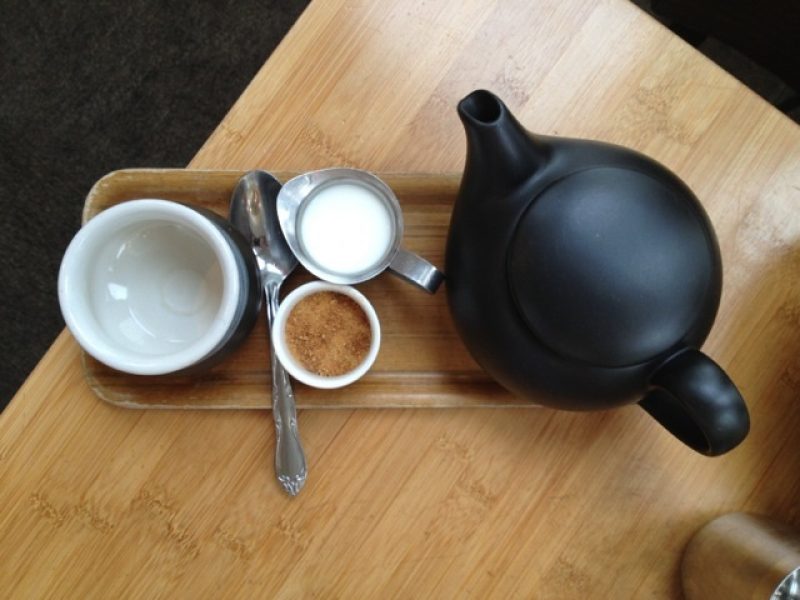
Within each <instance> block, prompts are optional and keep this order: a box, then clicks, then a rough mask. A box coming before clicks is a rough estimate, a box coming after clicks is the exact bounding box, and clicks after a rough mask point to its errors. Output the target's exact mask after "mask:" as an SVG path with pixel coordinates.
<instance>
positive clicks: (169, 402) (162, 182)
mask: <svg viewBox="0 0 800 600" xmlns="http://www.w3.org/2000/svg"><path fill="white" fill-rule="evenodd" d="M273 174H274V175H275V176H276V177H277V178H278V179H279V180H280V181H286V180H287V179H289V178H291V177H292V176H293V175H294V173H286V172H276V173H273ZM242 175H243V172H240V171H191V170H183V169H130V170H122V171H114V172H112V173H109V174H108V175H106V176H105V177H103V178H102V179H101V180H99V181H98V182H97V183H96V184H95V185H94V187H93V188H92V189H91V191H90V192H89V195H88V196H87V199H86V204H85V206H84V211H83V222H84V223H85V222H86V221H88V220H89V219H91V218H92V217H93V216H94V215H96V214H98V213H99V212H101V211H102V210H103V209H105V208H108V207H110V206H113V205H115V204H118V203H120V202H124V201H126V200H133V199H135V198H163V199H166V200H175V201H180V202H187V203H190V204H194V205H199V206H203V207H205V208H208V209H211V210H213V211H214V212H217V213H219V214H220V215H226V214H227V212H228V204H229V202H230V197H231V193H232V192H233V188H234V186H235V185H236V182H237V181H238V180H239V178H240V177H241V176H242ZM380 176H381V177H382V178H383V179H384V181H386V182H387V183H388V184H389V186H391V187H392V189H393V190H394V191H395V193H396V194H397V196H398V198H399V200H400V204H401V206H402V208H403V217H404V221H405V236H404V240H403V245H404V246H405V247H406V248H408V249H409V250H411V251H412V252H417V253H419V254H421V255H422V256H424V257H425V258H427V259H428V260H430V261H431V262H433V263H434V264H435V265H437V266H439V267H440V268H442V266H443V264H444V246H445V238H446V235H447V228H448V225H449V222H450V211H451V208H452V205H453V200H454V198H455V195H456V192H457V189H458V183H459V177H458V176H457V175H406V174H403V175H396V174H381V175H380ZM311 279H312V277H311V276H310V275H309V274H308V273H307V272H305V271H304V270H303V269H302V267H298V269H297V271H296V272H295V273H293V274H292V276H291V277H290V278H289V280H288V281H287V282H286V283H285V284H284V287H283V290H282V291H283V294H286V293H288V292H289V291H291V290H292V289H294V288H295V287H297V286H298V285H300V284H301V283H304V282H306V281H309V280H311ZM445 286H446V282H445ZM445 286H443V287H442V288H441V289H440V290H439V291H438V292H437V293H436V294H433V295H430V294H426V293H425V292H423V291H422V290H419V289H417V288H416V287H414V286H412V285H409V284H408V283H405V282H403V281H401V280H400V279H398V278H396V277H393V276H392V275H389V274H383V275H380V276H379V277H377V278H376V279H373V280H371V281H368V282H366V283H364V284H361V285H359V286H358V288H359V289H360V290H361V291H362V292H363V293H364V294H365V295H366V296H367V297H368V298H369V299H370V301H371V302H372V303H373V304H374V306H375V310H376V311H377V313H378V317H379V318H380V320H381V333H382V342H381V350H380V353H379V354H378V359H377V360H376V362H375V365H374V366H373V368H372V369H371V370H370V372H369V373H367V375H365V376H364V377H363V378H362V379H361V380H359V381H358V382H356V383H354V384H353V385H350V386H348V387H345V388H341V389H338V390H318V389H315V388H310V387H308V386H305V385H303V384H301V383H299V382H295V384H294V390H295V397H296V400H297V406H298V407H299V408H367V407H373V408H386V407H464V406H482V407H510V406H533V405H532V404H530V403H527V402H524V401H522V400H520V399H518V398H515V397H514V396H512V395H511V394H510V393H508V392H506V391H505V390H504V389H503V388H501V387H500V386H499V385H497V384H496V383H494V382H493V381H492V380H491V379H490V378H489V377H488V376H487V375H486V374H485V373H484V372H483V371H482V370H481V369H480V368H479V367H478V366H477V365H476V363H475V362H474V361H473V360H472V358H471V357H470V356H469V354H468V352H467V350H466V349H465V348H464V346H463V344H462V343H461V341H460V339H459V338H458V336H457V334H456V332H455V329H454V326H453V323H452V321H451V319H450V314H449V312H448V309H447V303H446V291H445V289H444V287H445ZM269 364H270V359H269V344H268V343H267V327H266V316H264V315H263V309H262V318H260V319H259V320H258V324H257V325H256V327H255V328H254V330H253V332H252V334H251V335H250V337H249V338H248V340H247V341H246V342H245V343H244V344H243V346H242V347H241V348H239V349H238V350H237V351H236V352H235V353H234V354H232V355H231V356H230V357H229V358H228V359H226V360H225V361H224V362H223V363H221V364H219V365H217V366H216V367H214V368H213V369H211V370H209V371H208V372H207V373H204V374H203V375H200V376H192V377H176V376H157V377H142V376H136V375H129V374H126V373H121V372H119V371H115V370H113V369H111V368H109V367H107V366H105V365H103V364H102V363H100V362H98V361H96V360H94V359H93V358H92V357H90V356H89V355H87V354H84V355H83V365H84V371H85V374H86V379H87V381H88V383H89V385H90V387H91V388H92V390H93V391H94V392H95V393H96V394H97V395H98V396H99V397H100V398H102V399H103V400H105V401H107V402H110V403H112V404H115V405H118V406H124V407H128V408H191V409H196V408H204V409H254V408H255V409H265V408H271V399H270V394H271V392H270V390H271V387H270V369H269Z"/></svg>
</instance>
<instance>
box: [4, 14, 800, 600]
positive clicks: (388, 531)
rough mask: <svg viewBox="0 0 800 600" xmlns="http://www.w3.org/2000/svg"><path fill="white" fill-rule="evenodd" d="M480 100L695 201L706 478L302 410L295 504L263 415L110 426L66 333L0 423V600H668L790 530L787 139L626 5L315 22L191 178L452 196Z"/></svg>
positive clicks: (522, 434) (309, 19) (533, 429)
mask: <svg viewBox="0 0 800 600" xmlns="http://www.w3.org/2000/svg"><path fill="white" fill-rule="evenodd" d="M478 87H485V88H488V89H491V90H493V91H495V92H496V93H498V94H499V95H500V96H501V97H502V98H503V99H504V100H505V101H506V102H507V103H508V105H509V107H510V108H511V109H512V111H514V112H515V113H516V115H517V116H518V117H519V119H520V120H521V121H522V122H523V123H524V124H525V125H526V126H527V127H528V128H529V129H531V130H533V131H537V132H541V133H545V134H557V135H568V136H577V137H587V138H595V139H602V140H607V141H610V142H615V143H620V144H625V145H628V146H631V147H633V148H636V149H638V150H641V151H643V152H646V153H648V154H650V155H651V156H653V157H654V158H656V159H658V160H660V161H662V162H663V163H665V164H666V165H667V166H669V167H670V168H671V169H673V170H674V171H675V172H677V173H678V174H679V175H680V176H681V177H682V178H683V179H684V180H685V181H686V182H687V183H688V184H689V185H690V186H691V187H692V188H693V189H694V191H695V192H696V193H697V195H698V196H699V197H700V198H701V200H702V202H703V204H704V205H705V207H706V209H707V210H708V212H709V214H710V216H711V219H712V221H713V222H714V225H715V227H716V230H717V234H718V237H719V240H720V244H721V248H722V256H723V262H724V267H725V281H724V289H723V295H722V306H721V308H720V312H719V317H718V321H717V324H716V326H715V328H714V330H713V332H712V334H711V337H710V338H709V340H708V342H707V344H706V345H705V350H706V351H707V352H708V353H709V354H710V355H711V356H713V357H714V358H715V359H716V360H717V361H718V362H719V363H720V364H721V365H722V366H723V367H724V368H725V369H726V370H727V371H728V372H729V373H730V375H731V376H732V378H733V379H734V380H735V381H736V382H737V384H738V385H739V387H740V388H741V390H742V392H743V394H744V396H745V398H746V399H747V401H748V403H749V406H750V409H751V414H752V424H753V426H752V430H751V433H750V435H749V437H748V438H747V440H746V441H745V442H744V443H743V444H742V445H741V446H740V447H738V448H737V449H735V450H734V451H733V452H731V453H729V454H727V455H725V456H723V457H719V458H715V459H709V458H705V457H703V456H700V455H697V454H694V453H693V452H692V451H690V450H688V449H687V448H685V447H683V446H681V445H680V444H679V443H678V442H677V441H676V440H674V439H673V438H671V437H670V436H669V435H668V434H667V433H666V432H665V431H663V430H662V429H661V428H660V427H659V426H658V425H657V424H656V423H655V422H654V421H652V420H651V419H650V418H649V417H648V416H647V415H646V414H645V413H644V411H642V410H640V409H639V408H638V407H635V406H632V407H627V408H622V409H619V410H615V411H609V412H603V413H567V412H558V411H552V410H546V409H537V410H526V409H513V408H511V409H499V410H484V409H469V408H465V409H450V410H429V409H420V410H392V409H379V410H336V411H321V410H305V411H301V412H300V414H299V424H300V431H301V434H302V437H303V442H304V444H305V448H306V453H307V457H308V460H309V469H310V474H309V479H308V483H307V485H306V487H305V488H304V490H303V491H302V493H301V494H300V495H299V496H298V497H297V498H294V499H291V498H289V497H287V496H285V495H283V494H282V492H281V491H280V489H279V487H278V485H277V484H276V483H275V480H274V473H273V468H272V459H273V449H274V434H273V427H272V423H271V414H270V412H269V411H169V410H167V411H131V410H126V409H122V408H118V407H114V406H111V405H109V404H107V403H105V402H101V401H99V400H98V399H97V398H96V397H95V396H94V394H93V393H92V391H91V389H90V387H89V386H88V384H87V383H86V381H85V379H84V377H83V372H82V368H81V364H80V352H79V349H78V347H77V345H76V344H75V342H74V341H73V340H72V338H71V337H70V336H69V335H68V334H67V333H63V334H62V335H61V336H60V337H59V338H58V339H57V340H56V342H55V343H54V345H53V346H52V348H51V349H50V350H49V351H48V353H47V354H46V355H45V356H44V358H43V359H42V361H41V362H40V364H39V365H38V367H37V368H36V370H35V371H34V372H33V373H32V374H31V376H30V377H29V379H28V380H27V381H26V383H25V384H24V385H23V387H22V388H21V389H20V390H19V392H18V394H17V395H16V397H15V398H14V400H13V401H12V403H11V404H10V406H9V407H8V408H7V409H6V410H5V412H4V413H3V414H2V416H0V506H2V507H3V510H2V512H0V590H2V594H3V595H5V596H9V597H16V598H35V597H59V598H60V597H74V598H92V597H98V598H100V597H136V598H140V597H141V598H145V597H146V598H153V597H185V598H220V597H241V598H251V597H260V598H314V597H317V598H383V597H397V598H468V597H471V598H487V597H494V598H544V599H550V598H555V599H565V598H566V599H572V598H575V599H583V598H614V599H617V598H620V599H625V598H635V599H639V598H657V599H662V598H663V599H670V598H680V597H681V591H680V590H681V584H680V561H681V554H682V552H683V549H684V548H685V546H686V544H687V542H688V541H689V539H690V538H691V536H692V535H693V534H694V532H695V531H697V530H698V529H699V528H700V527H701V526H702V525H703V524H705V523H706V522H708V521H709V520H711V519H712V518H714V517H716V516H718V515H720V514H723V513H727V512H731V511H749V512H754V513H763V514H767V515H769V516H771V517H772V518H774V519H776V520H779V521H782V522H784V523H786V524H788V525H790V526H794V527H797V526H800V438H799V437H798V436H797V431H798V430H800V403H799V402H798V395H800V394H799V392H798V388H800V277H799V276H798V273H800V212H799V211H798V209H800V131H799V130H798V127H797V126H796V125H794V124H793V123H792V122H790V121H789V120H787V119H786V118H785V117H784V116H782V115H781V114H779V113H778V112H777V111H775V110H774V109H772V108H771V107H770V106H768V105H767V104H766V103H765V102H764V101H762V100H761V99H760V98H758V97H757V96H756V95H755V94H753V93H752V92H750V91H748V90H747V89H746V88H744V87H743V86H742V85H741V84H740V83H739V82H737V81H736V80H735V79H734V78H733V77H731V76H730V75H728V74H726V73H724V72H723V71H722V70H721V69H719V68H717V67H716V66H714V65H713V64H711V63H710V62H709V61H707V60H706V59H704V58H703V57H702V56H700V55H699V54H698V53H697V52H696V51H695V50H693V49H692V48H691V47H689V46H688V45H686V44H684V43H683V42H682V41H680V40H679V39H678V38H676V37H675V36H673V35H672V34H671V33H670V32H669V31H667V30H666V29H664V28H663V27H662V26H661V25H659V24H658V23H656V22H655V21H653V20H652V19H651V18H650V17H648V16H647V15H646V14H644V13H642V12H641V11H640V10H639V9H637V8H636V7H635V6H633V5H632V4H629V3H628V2H626V1H624V0H567V1H563V0H562V1H558V2H555V1H550V0H544V1H541V2H528V1H523V0H503V1H500V0H496V1H492V0H466V1H465V0H458V1H456V0H441V1H438V2H411V1H410V0H408V1H392V2H389V1H386V0H380V1H367V0H361V1H345V0H325V2H322V1H321V0H318V1H316V2H314V3H312V4H311V5H310V7H309V8H308V9H307V10H306V12H305V13H304V14H303V15H302V16H301V18H300V19H299V21H298V22H297V24H296V26H295V27H294V28H293V30H292V31H291V32H290V33H289V35H288V36H287V37H286V39H285V40H284V41H283V43H282V44H281V45H280V46H279V47H278V49H277V50H276V51H275V52H274V54H273V55H272V56H271V57H270V59H269V60H268V61H267V63H266V64H265V66H264V67H263V68H262V69H261V71H260V72H259V73H258V74H257V76H256V77H255V78H254V80H253V81H252V83H251V84H250V85H249V87H248V88H247V89H246V90H245V91H244V93H243V95H242V96H241V97H240V99H239V100H238V101H237V102H236V104H235V105H234V106H233V107H232V109H231V111H230V113H229V114H228V115H227V116H226V118H225V119H224V120H223V121H222V123H221V124H220V126H219V127H218V129H217V130H216V131H215V132H214V133H213V134H212V135H211V137H210V138H209V139H208V141H207V143H206V144H205V145H204V146H203V147H202V148H201V149H200V151H199V152H198V154H197V155H196V157H195V158H194V160H193V161H192V163H191V165H190V166H191V167H192V168H195V169H250V168H254V167H261V168H266V169H269V170H291V171H302V170H308V169H314V168H319V167H326V166H334V165H348V166H356V167H362V168H366V169H370V170H373V171H380V172H427V173H452V172H458V171H459V170H460V169H461V168H462V165H463V160H464V149H465V144H464V136H463V132H462V131H461V127H460V124H459V122H458V119H457V117H456V114H455V104H456V102H457V101H458V100H459V99H460V98H461V97H463V96H464V95H466V94H467V93H468V92H470V91H471V90H473V89H474V88H478Z"/></svg>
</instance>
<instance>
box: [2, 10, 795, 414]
mask: <svg viewBox="0 0 800 600" xmlns="http://www.w3.org/2000/svg"><path fill="white" fill-rule="evenodd" d="M648 2H649V0H637V3H640V4H642V3H646V4H647V3H648ZM306 4H307V0H283V1H279V0H262V1H257V0H242V1H239V2H232V1H229V0H228V1H213V0H205V1H193V2H188V1H186V0H182V1H177V2H169V3H165V2H156V1H155V0H130V1H128V2H119V1H116V0H99V1H98V0H87V1H86V2H74V1H72V0H53V1H50V2H41V3H31V2H22V1H19V0H0V14H2V15H3V17H2V20H0V90H2V94H0V203H2V204H0V215H2V217H0V218H2V221H0V226H1V228H0V275H1V276H2V282H3V285H2V286H0V322H1V323H2V324H3V329H2V342H3V343H2V345H0V408H1V407H2V406H4V405H5V403H6V402H7V401H8V400H9V399H10V398H11V397H12V396H13V394H14V392H15V391H16V390H17V388H18V387H19V386H20V384H21V383H22V382H23V381H24V379H25V377H27V375H28V373H29V372H30V371H31V369H33V367H34V366H35V365H36V362H37V361H38V360H39V358H41V356H42V354H43V353H44V352H45V350H46V349H47V347H48V346H49V345H50V343H51V342H52V340H53V339H54V338H55V336H56V335H57V334H58V332H59V331H60V330H61V329H62V327H63V320H62V319H61V315H60V312H59V310H58V302H57V298H56V276H57V273H58V265H59V262H60V260H61V255H62V254H63V252H64V249H65V248H66V246H67V243H68V242H69V240H70V239H71V237H72V236H73V235H74V234H75V232H76V231H77V229H78V226H79V220H80V211H81V207H82V205H83V201H84V197H85V195H86V192H87V191H88V190H89V188H90V187H91V185H92V184H93V183H94V182H95V181H96V180H97V179H98V178H99V177H100V176H102V175H103V174H105V173H107V172H108V171H111V170H113V169H118V168H125V167H137V166H158V167H180V166H184V165H185V164H186V163H187V162H188V161H189V160H190V159H191V158H192V156H193V155H194V153H195V152H196V151H197V149H198V148H199V147H200V145H201V144H202V143H203V142H204V141H205V139H206V138H207V137H208V135H209V134H210V133H211V131H212V130H213V129H214V127H215V126H216V125H217V123H218V122H219V121H220V120H221V119H222V117H223V116H224V114H225V113H226V111H227V109H228V108H229V107H230V105H231V104H232V103H233V101H234V100H235V99H236V98H237V97H238V96H239V94H240V93H241V91H242V90H243V89H244V87H245V85H246V84H247V82H248V81H249V80H250V79H251V78H252V77H253V75H254V74H255V72H256V71H257V69H258V68H259V67H260V66H261V65H262V64H263V62H264V60H265V59H266V58H267V56H268V55H269V54H270V52H271V51H272V50H273V49H274V48H275V46H276V45H277V44H278V42H279V41H280V40H281V38H282V37H283V35H285V33H286V32H287V31H288V30H289V28H290V27H291V25H292V24H293V23H294V21H295V20H296V19H297V17H298V16H299V15H300V13H301V12H302V10H303V8H304V7H305V5H306ZM647 7H649V4H647ZM700 49H701V50H703V51H705V52H707V53H709V54H710V55H711V56H712V58H714V59H715V60H718V61H719V62H720V63H721V64H722V65H723V66H724V67H725V68H727V69H728V70H729V71H731V72H733V73H734V74H735V75H736V76H737V77H739V78H740V79H741V80H742V81H744V82H745V83H747V84H748V85H750V86H751V87H753V88H754V89H755V90H756V91H757V92H758V93H761V94H762V95H764V96H765V97H766V98H767V99H768V100H770V101H771V102H773V103H780V102H784V101H785V100H786V98H788V97H791V95H792V94H793V91H792V90H790V89H789V88H788V87H787V86H786V85H784V84H783V83H782V82H781V81H780V80H778V79H777V78H775V77H774V76H772V75H771V74H770V73H769V72H768V71H766V70H764V69H763V68H760V67H759V66H758V65H755V64H754V63H752V61H750V60H748V59H747V58H746V57H744V56H743V55H741V54H739V53H737V52H735V51H733V50H731V49H730V48H728V47H726V46H724V45H722V44H719V43H718V42H715V41H714V40H707V41H705V42H703V45H701V46H700ZM793 116H794V117H795V118H797V117H798V116H800V115H798V114H797V111H795V113H794V114H793Z"/></svg>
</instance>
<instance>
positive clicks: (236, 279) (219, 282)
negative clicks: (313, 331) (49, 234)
mask: <svg viewBox="0 0 800 600" xmlns="http://www.w3.org/2000/svg"><path fill="white" fill-rule="evenodd" d="M58 296H59V301H60V304H61V311H62V313H63V315H64V320H65V321H66V324H67V327H68V328H69V330H70V331H71V332H72V334H73V335H74V336H75V338H76V340H77V341H78V343H79V344H80V345H81V346H82V347H83V349H84V350H85V351H86V352H88V353H89V354H90V355H92V356H93V357H94V358H96V359H97V360H99V361H100V362H102V363H105V364H106V365H108V366H110V367H112V368H114V369H117V370H120V371H124V372H127V373H133V374H137V375H161V374H165V373H185V372H190V371H195V370H198V369H200V368H207V367H209V366H211V365H212V364H216V363H217V362H219V361H220V360H221V359H222V358H224V356H226V355H227V354H228V353H230V352H231V351H232V350H233V349H234V348H235V347H236V346H238V345H239V344H240V343H241V342H242V341H243V340H244V338H245V337H246V335H247V334H248V333H249V331H250V330H251V328H252V326H253V324H254V323H255V320H256V317H257V314H258V309H259V308H260V302H261V286H260V282H259V276H258V271H257V267H256V263H255V258H254V255H253V253H252V251H251V250H250V248H249V246H248V245H247V243H246V242H245V240H244V239H243V238H242V237H241V235H240V234H239V233H238V232H237V231H235V230H234V229H233V228H232V227H231V226H230V225H229V224H228V223H227V221H225V220H224V219H223V218H221V217H219V216H218V215H216V214H214V213H212V212H211V211H207V210H205V209H202V208H197V207H190V206H188V205H184V204H179V203H176V202H170V201H167V200H156V199H144V200H131V201H128V202H123V203H121V204H118V205H116V206H113V207H111V208H109V209H107V210H105V211H103V212H102V213H100V214H99V215H97V216H96V217H94V218H93V219H91V220H90V221H89V222H88V223H87V224H86V225H85V226H84V227H83V228H82V229H81V230H80V231H79V232H78V233H77V234H76V236H75V237H74V238H73V240H72V242H71V243H70V245H69V247H68V248H67V251H66V253H65V255H64V258H63V261H62V263H61V270H60V272H59V279H58Z"/></svg>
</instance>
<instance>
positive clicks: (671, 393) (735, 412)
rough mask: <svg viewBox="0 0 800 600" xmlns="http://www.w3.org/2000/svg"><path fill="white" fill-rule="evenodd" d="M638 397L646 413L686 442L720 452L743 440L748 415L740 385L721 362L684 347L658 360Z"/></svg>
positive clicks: (711, 453) (709, 453) (707, 451)
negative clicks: (738, 387)
mask: <svg viewBox="0 0 800 600" xmlns="http://www.w3.org/2000/svg"><path fill="white" fill-rule="evenodd" d="M650 384H651V389H650V391H649V392H648V393H647V395H646V396H645V397H644V398H643V399H642V400H641V401H640V402H639V405H640V406H641V407H642V408H643V409H645V410H646V411H647V412H648V413H649V414H650V416H651V417H653V418H654V419H655V420H656V421H658V422H659V423H661V425H663V426H664V427H665V428H666V429H667V430H668V431H669V432H670V433H672V435H674V436H675V437H677V438H678V439H679V440H681V441H682V442H683V443H684V444H686V445H687V446H689V447H691V448H693V449H694V450H697V451H698V452H700V453H701V454H705V455H707V456H719V455H720V454H724V453H726V452H728V451H729V450H732V449H733V448H735V447H736V446H738V445H739V443H740V442H741V441H742V440H744V438H745V437H746V436H747V433H748V431H749V430H750V416H749V414H748V412H747V406H745V403H744V400H743V399H742V396H741V395H740V394H739V390H737V389H736V386H735V385H734V384H733V382H732V381H731V380H730V378H729V377H728V376H727V375H726V373H725V371H723V370H722V368H720V366H719V365H718V364H717V363H715V362H714V361H713V360H711V359H710V358H709V357H708V356H706V355H705V354H703V353H702V352H700V351H699V350H694V349H687V350H684V351H682V352H680V353H678V354H676V355H674V356H672V357H671V358H669V359H668V360H667V361H666V362H665V363H664V364H662V365H661V366H660V367H659V368H658V370H657V371H656V372H655V374H654V375H653V376H652V377H651V379H650Z"/></svg>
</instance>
